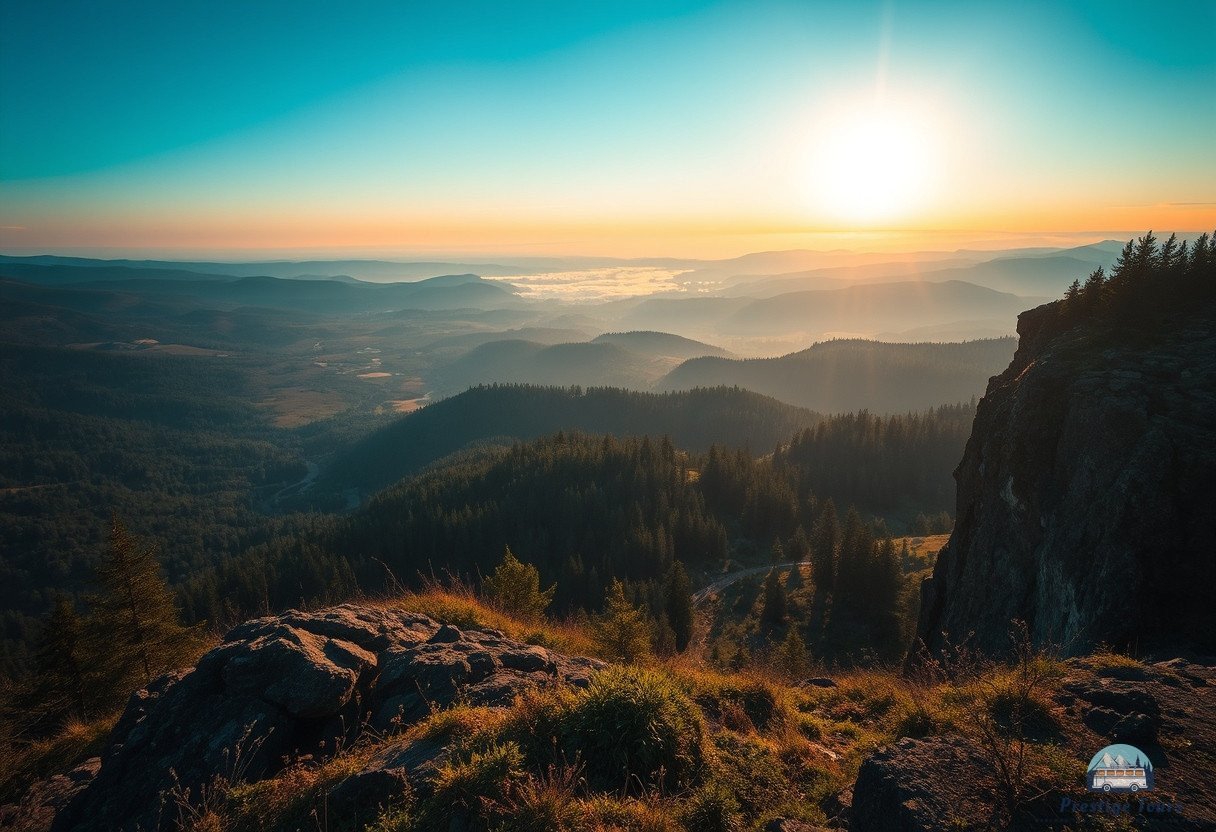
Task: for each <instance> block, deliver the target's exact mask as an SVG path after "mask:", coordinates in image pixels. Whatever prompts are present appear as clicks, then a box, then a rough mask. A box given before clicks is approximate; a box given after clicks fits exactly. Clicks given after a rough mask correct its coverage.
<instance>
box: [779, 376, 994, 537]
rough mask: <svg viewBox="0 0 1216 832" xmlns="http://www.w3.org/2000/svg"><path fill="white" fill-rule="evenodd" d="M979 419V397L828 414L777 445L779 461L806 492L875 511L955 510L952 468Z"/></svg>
mask: <svg viewBox="0 0 1216 832" xmlns="http://www.w3.org/2000/svg"><path fill="white" fill-rule="evenodd" d="M974 419H975V400H974V399H973V400H972V401H971V402H969V403H967V404H955V405H945V406H942V407H938V408H936V409H934V410H929V411H925V412H923V413H906V414H900V415H896V416H886V417H883V416H878V415H875V414H873V413H869V412H867V411H864V410H863V411H861V412H859V413H846V414H843V415H839V416H830V417H827V418H825V419H824V420H823V421H821V422H820V423H819V424H818V425H816V426H814V427H812V428H806V429H804V430H802V431H800V432H799V433H797V434H796V435H795V436H794V438H793V439H792V440H791V441H790V442H789V444H787V445H783V446H781V447H780V448H778V449H777V451H776V453H775V454H774V455H773V465H774V466H776V467H777V468H779V469H783V470H788V471H789V473H790V476H791V477H792V478H793V479H794V480H795V481H796V482H797V484H798V487H799V489H800V490H802V491H806V492H812V493H816V494H830V495H832V496H833V497H834V498H835V499H836V500H838V501H840V502H841V503H845V504H857V505H860V506H864V507H865V508H866V509H868V510H870V511H872V512H876V513H886V512H891V511H896V510H900V509H914V510H918V511H921V512H929V513H940V512H942V511H950V510H953V508H954V479H953V472H954V468H955V466H957V465H958V461H959V460H960V459H961V458H962V455H963V449H964V447H965V446H966V444H967V438H968V437H969V436H970V435H971V423H972V422H973V421H974ZM917 531H921V532H922V533H929V532H928V529H918V530H917Z"/></svg>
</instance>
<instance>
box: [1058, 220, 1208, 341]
mask: <svg viewBox="0 0 1216 832" xmlns="http://www.w3.org/2000/svg"><path fill="white" fill-rule="evenodd" d="M1213 298H1216V235H1208V234H1207V233H1206V232H1205V233H1203V234H1201V235H1199V237H1198V238H1196V239H1195V241H1194V242H1193V243H1188V242H1187V241H1186V240H1183V241H1182V242H1179V241H1178V235H1177V234H1171V235H1170V236H1169V239H1167V240H1166V241H1165V242H1164V243H1162V242H1161V241H1160V240H1159V239H1158V238H1157V236H1156V235H1154V234H1153V232H1152V231H1149V232H1148V233H1147V234H1145V235H1144V236H1143V237H1140V238H1139V239H1134V240H1128V241H1127V244H1126V245H1124V247H1123V251H1122V252H1120V254H1119V258H1118V260H1117V261H1116V262H1115V265H1114V266H1113V267H1112V268H1111V270H1110V273H1109V274H1107V273H1106V270H1105V269H1103V268H1101V267H1099V268H1097V269H1095V270H1094V271H1093V272H1092V273H1091V274H1090V275H1089V277H1087V278H1086V279H1085V282H1084V283H1082V282H1081V281H1080V280H1074V281H1073V283H1072V285H1071V286H1070V287H1069V288H1068V291H1067V292H1066V293H1065V294H1064V300H1063V302H1062V303H1061V304H1060V306H1059V313H1060V326H1061V328H1068V327H1071V326H1074V325H1076V324H1078V323H1081V322H1083V321H1092V320H1103V319H1111V320H1116V321H1118V322H1120V323H1127V322H1129V321H1140V322H1141V323H1143V324H1148V325H1153V324H1155V323H1156V322H1157V321H1158V319H1159V318H1160V316H1162V315H1165V314H1169V313H1172V312H1178V311H1184V310H1187V309H1189V308H1190V307H1191V306H1193V305H1194V304H1196V303H1204V302H1209V301H1211V300H1212V299H1213Z"/></svg>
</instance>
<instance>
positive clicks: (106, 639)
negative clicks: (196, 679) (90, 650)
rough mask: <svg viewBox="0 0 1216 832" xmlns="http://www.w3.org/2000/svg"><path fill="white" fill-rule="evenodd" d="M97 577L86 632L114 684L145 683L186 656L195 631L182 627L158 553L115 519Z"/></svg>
mask: <svg viewBox="0 0 1216 832" xmlns="http://www.w3.org/2000/svg"><path fill="white" fill-rule="evenodd" d="M95 579H96V581H97V584H98V586H99V588H100V590H101V591H100V592H99V593H98V594H97V595H96V596H94V598H93V599H92V607H93V610H92V617H91V620H90V622H89V631H90V633H91V634H92V635H93V636H95V637H96V638H97V639H98V646H99V648H100V649H99V650H98V652H99V653H104V655H105V656H106V657H107V663H108V665H109V668H110V670H111V673H112V675H113V681H114V684H116V685H117V686H118V687H120V688H121V687H122V686H123V685H124V683H126V682H127V680H129V679H136V680H137V681H139V682H140V683H142V684H147V683H148V682H150V681H152V679H153V677H155V676H156V675H157V674H158V673H162V672H164V671H165V670H168V669H169V668H171V667H173V666H174V665H175V664H176V663H178V662H179V661H181V660H183V659H184V658H185V655H186V653H187V652H188V650H189V648H190V646H191V643H192V642H193V641H194V639H195V631H194V630H193V629H187V628H185V627H182V626H181V623H180V622H179V620H178V611H177V604H176V602H175V601H174V598H173V594H172V593H171V592H170V590H169V587H168V585H167V584H166V583H165V581H164V579H163V578H162V577H161V575H160V562H159V561H158V560H157V557H156V553H155V552H154V551H153V550H152V548H151V547H149V546H146V545H144V544H141V543H139V542H138V541H137V540H136V539H135V538H134V537H132V536H131V534H130V533H129V532H128V531H127V529H126V527H125V526H124V525H123V523H122V521H121V520H119V519H118V518H117V517H115V518H113V520H112V521H111V524H110V548H109V551H108V552H107V553H106V555H105V557H103V558H102V560H101V562H100V563H99V564H98V565H97V569H96V573H95Z"/></svg>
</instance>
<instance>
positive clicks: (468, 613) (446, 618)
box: [376, 581, 598, 656]
mask: <svg viewBox="0 0 1216 832" xmlns="http://www.w3.org/2000/svg"><path fill="white" fill-rule="evenodd" d="M376 603H378V604H379V605H381V606H383V607H386V608H389V609H400V610H406V611H408V612H415V613H420V614H422V615H428V616H430V617H431V618H433V619H435V620H436V621H442V622H443V623H445V624H452V625H454V626H456V627H459V628H461V629H465V630H487V629H488V630H499V631H500V632H502V633H504V634H505V635H506V636H507V637H508V638H512V639H515V640H516V641H522V642H525V643H527V644H538V645H541V646H542V647H547V648H549V649H552V650H556V651H558V652H560V653H566V654H569V655H572V656H597V655H598V653H597V650H596V646H595V642H594V640H593V639H592V637H591V634H590V633H589V632H588V631H587V629H586V628H584V627H582V626H580V625H578V624H577V623H575V622H573V621H552V620H545V621H542V622H535V621H523V620H520V619H517V618H512V617H511V616H509V615H507V614H505V613H503V612H502V611H500V610H496V609H494V608H493V607H491V606H490V605H489V604H487V603H486V602H485V601H483V600H482V599H480V598H478V597H477V595H476V593H474V592H473V590H472V589H471V588H469V587H468V586H466V585H464V584H462V583H460V582H457V581H450V582H448V583H447V584H444V585H440V584H438V583H432V584H430V585H428V586H426V587H424V588H423V589H421V590H419V591H417V592H413V591H405V592H403V593H402V594H400V595H397V596H394V597H391V598H387V599H383V600H380V601H378V602H376Z"/></svg>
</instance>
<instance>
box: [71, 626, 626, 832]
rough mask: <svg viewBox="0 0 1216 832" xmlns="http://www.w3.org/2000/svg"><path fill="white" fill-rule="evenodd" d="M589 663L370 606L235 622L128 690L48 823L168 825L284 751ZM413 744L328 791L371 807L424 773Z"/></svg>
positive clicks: (581, 670)
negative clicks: (190, 663) (84, 777)
mask: <svg viewBox="0 0 1216 832" xmlns="http://www.w3.org/2000/svg"><path fill="white" fill-rule="evenodd" d="M602 666H603V665H602V663H600V662H597V661H595V660H593V659H579V658H569V657H566V656H561V655H558V654H556V653H553V652H551V651H549V650H546V649H545V648H543V647H536V646H531V645H526V644H520V643H518V642H514V641H511V640H510V639H507V638H505V637H503V635H502V634H501V633H499V632H479V631H472V630H470V631H461V630H460V629H458V628H456V627H452V626H441V625H440V624H439V623H437V622H435V621H433V620H431V619H430V618H427V617H426V616H422V615H416V614H413V613H407V612H402V611H399V610H391V609H385V608H380V607H371V606H362V605H352V604H346V605H342V606H339V607H333V608H331V609H326V610H320V611H317V612H298V611H294V610H292V611H288V612H286V613H284V614H283V615H278V616H271V617H267V618H260V619H256V620H253V621H248V622H246V623H244V624H242V625H240V626H238V627H236V628H235V629H233V630H231V631H230V632H229V633H228V634H227V635H226V636H225V638H224V640H223V643H222V644H221V645H220V646H218V647H216V648H215V649H213V650H211V651H210V652H208V653H207V654H206V655H204V656H203V657H202V658H201V659H200V660H199V662H198V664H197V665H196V666H195V667H194V668H191V669H187V670H182V671H177V672H174V673H169V674H165V675H164V676H162V677H160V678H158V679H156V680H155V681H154V682H153V683H152V684H150V685H148V687H147V688H144V689H142V690H139V691H136V692H135V693H134V694H133V695H132V696H131V699H130V701H129V702H128V704H127V707H126V709H125V711H124V712H123V715H122V716H121V717H120V719H119V721H118V723H117V724H116V725H115V728H114V730H113V732H112V734H111V736H110V740H109V743H108V745H107V746H106V748H105V750H104V751H103V753H102V755H101V758H100V762H99V764H98V766H97V767H96V769H95V771H96V777H95V778H93V779H92V780H91V782H88V783H87V784H84V785H81V786H80V787H79V788H77V789H76V790H75V791H74V792H72V793H71V794H69V795H67V796H66V797H65V798H64V799H63V800H60V801H59V804H60V805H62V804H66V805H62V809H61V810H60V811H59V812H58V814H57V816H56V818H55V822H54V829H55V830H63V832H66V830H82V831H83V832H89V830H135V829H141V830H145V831H146V830H154V829H171V828H173V826H174V822H175V820H176V818H177V816H178V811H177V810H178V806H177V805H176V804H193V803H195V802H197V801H198V800H199V795H200V792H202V791H203V790H205V789H211V788H215V787H217V785H221V784H223V783H225V782H227V783H231V782H237V781H248V782H253V781H256V780H259V779H262V778H265V777H270V776H273V775H274V774H276V773H277V772H279V771H280V770H282V768H283V767H284V765H286V764H288V763H289V762H290V761H291V760H293V759H298V758H302V757H311V758H312V759H314V760H323V759H325V758H326V756H327V755H328V754H332V753H333V749H334V748H336V747H340V746H341V745H342V744H343V743H344V742H349V741H352V740H354V739H355V738H356V737H357V735H358V734H359V732H360V731H361V730H362V729H363V727H364V726H366V725H368V724H369V723H370V724H371V725H372V726H373V727H374V728H376V729H377V730H378V731H381V732H391V731H393V730H397V729H400V728H403V727H406V726H408V725H410V724H412V723H413V722H416V721H418V720H419V719H422V718H424V717H425V716H426V715H428V714H429V713H431V712H432V711H434V710H437V709H441V708H445V707H448V706H450V705H452V704H453V703H454V702H456V701H461V702H470V703H473V704H483V705H509V704H510V703H511V702H512V701H513V700H514V698H515V696H517V695H518V694H519V693H520V692H522V691H523V690H525V689H526V688H529V687H536V686H548V685H554V684H559V683H563V684H574V685H580V686H584V685H586V684H587V683H588V682H589V680H590V678H591V676H592V674H594V673H595V671H596V670H597V669H599V668H600V667H602ZM390 748H391V746H390ZM424 750H426V749H424V748H422V747H421V746H418V744H417V743H414V744H413V746H412V747H410V748H397V749H396V751H397V752H398V754H397V757H395V758H393V759H389V758H387V757H386V758H384V759H380V756H379V755H378V756H377V758H376V759H374V760H373V761H372V762H371V763H370V764H369V765H368V766H367V767H366V768H365V769H364V770H363V771H360V772H359V773H358V774H357V775H355V776H353V777H351V778H347V779H346V780H344V781H343V782H342V783H340V784H339V785H338V787H337V788H335V793H334V794H332V795H331V798H333V799H334V800H337V801H339V802H342V803H344V805H349V806H350V807H352V811H354V812H355V813H356V814H359V815H360V816H362V814H363V813H367V812H371V811H372V810H373V809H375V807H377V806H379V805H381V803H383V802H385V801H390V800H391V799H394V798H395V797H399V796H400V795H401V793H402V789H404V788H408V787H413V783H412V782H411V778H415V779H416V778H419V777H420V772H422V771H424V770H428V769H426V765H425V764H426V763H433V762H434V760H435V759H437V757H438V754H439V752H438V751H435V750H432V751H434V753H432V754H430V755H429V756H428V755H426V754H423V753H422V752H423V751H424ZM385 753H386V754H387V753H388V752H387V751H386V752H385ZM390 756H391V755H390ZM422 758H425V759H422ZM56 808H58V806H56Z"/></svg>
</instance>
